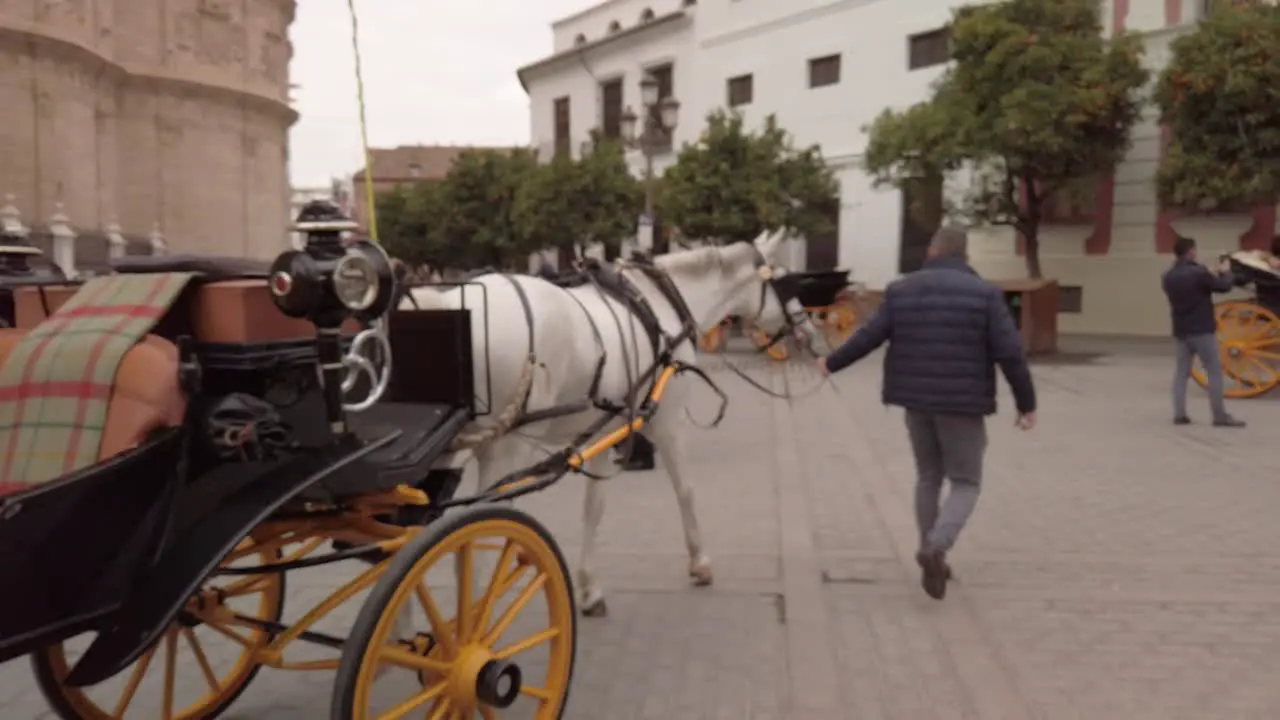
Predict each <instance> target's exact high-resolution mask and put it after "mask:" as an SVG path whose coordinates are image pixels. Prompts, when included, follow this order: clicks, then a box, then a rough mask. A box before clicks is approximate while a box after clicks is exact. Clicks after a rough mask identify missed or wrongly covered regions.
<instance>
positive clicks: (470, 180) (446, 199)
mask: <svg viewBox="0 0 1280 720" xmlns="http://www.w3.org/2000/svg"><path fill="white" fill-rule="evenodd" d="M537 167H538V159H537V155H536V154H535V153H534V152H533V151H531V150H527V149H523V148H521V149H513V150H467V151H465V152H463V153H461V154H460V155H458V157H457V158H456V159H455V160H454V161H453V167H452V168H450V169H449V174H448V175H447V176H446V177H445V180H444V183H442V184H441V186H440V188H439V189H440V192H441V195H440V198H439V199H440V202H441V204H442V206H443V212H442V213H441V215H440V236H441V242H442V243H443V245H444V246H445V248H446V251H447V253H448V256H449V258H450V259H451V260H452V261H454V262H456V263H457V264H458V266H459V267H463V268H481V267H494V268H503V269H513V268H516V267H518V266H520V265H522V260H523V258H524V257H527V256H528V254H529V253H530V252H533V251H534V250H536V249H537V248H536V247H530V246H528V245H527V244H525V243H523V242H522V241H521V237H520V234H519V230H518V228H517V227H516V222H515V203H516V194H517V193H518V192H519V191H520V187H521V186H522V185H523V184H524V182H525V181H526V180H528V179H529V177H530V176H531V175H532V174H533V173H534V172H535V170H536V169H537Z"/></svg>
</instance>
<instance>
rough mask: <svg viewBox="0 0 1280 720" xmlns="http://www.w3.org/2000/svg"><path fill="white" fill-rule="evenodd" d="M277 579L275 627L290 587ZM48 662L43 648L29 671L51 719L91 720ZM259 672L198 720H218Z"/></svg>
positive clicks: (257, 669) (33, 655)
mask: <svg viewBox="0 0 1280 720" xmlns="http://www.w3.org/2000/svg"><path fill="white" fill-rule="evenodd" d="M279 577H280V600H279V602H277V603H276V607H275V608H274V609H273V610H274V611H273V612H272V614H271V617H269V618H266V619H267V620H269V621H271V622H276V623H278V622H280V621H281V619H282V618H283V617H284V600H285V597H286V596H287V595H288V594H289V584H288V582H287V580H288V578H287V576H286V574H285V573H279ZM272 636H274V633H272ZM162 639H163V635H162V636H161V638H160V639H157V640H156V642H157V643H159V642H160V641H161V640H162ZM149 649H150V648H148V650H149ZM49 662H50V661H49V656H48V648H43V649H40V650H37V651H35V652H33V653H31V668H32V670H33V671H34V672H35V676H36V685H37V686H38V687H39V688H40V694H41V695H43V696H44V699H45V700H46V701H47V702H48V703H49V709H50V710H52V711H53V714H54V715H57V716H58V717H59V718H61V719H62V720H91V719H90V718H86V717H85V716H83V715H80V714H79V713H78V712H76V710H75V708H73V707H71V704H70V702H69V701H68V700H67V697H66V695H65V694H63V692H62V687H63V685H62V683H61V681H59V680H58V678H57V677H56V674H55V672H54V670H53V667H52V666H51V665H50V664H49ZM132 667H133V665H130V666H129V667H127V668H125V670H124V672H127V671H128V670H129V669H130V668H132ZM261 670H262V666H261V665H255V666H254V667H253V669H252V670H250V671H249V674H248V675H247V676H246V677H245V679H244V682H242V683H241V684H240V687H239V689H237V690H236V691H235V692H234V693H232V694H231V696H230V697H228V698H227V699H226V700H224V701H223V702H222V703H220V704H219V705H217V706H216V707H214V708H213V710H211V711H210V712H207V713H205V714H204V715H202V716H201V719H200V720H214V718H217V717H218V716H220V715H222V714H223V713H225V712H226V711H227V710H228V709H230V708H231V706H232V705H233V704H234V703H235V701H236V700H239V699H240V696H241V695H243V694H244V691H245V690H248V689H249V686H250V685H252V684H253V680H254V678H256V677H258V673H259V672H260V671H261Z"/></svg>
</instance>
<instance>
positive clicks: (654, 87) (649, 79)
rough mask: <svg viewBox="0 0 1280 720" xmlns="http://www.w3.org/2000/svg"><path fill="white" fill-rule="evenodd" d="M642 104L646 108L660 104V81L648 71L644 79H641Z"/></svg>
mask: <svg viewBox="0 0 1280 720" xmlns="http://www.w3.org/2000/svg"><path fill="white" fill-rule="evenodd" d="M640 104H642V105H644V106H645V107H646V108H650V107H653V106H654V105H657V104H658V81H657V80H655V79H654V77H653V76H652V75H649V74H647V73H646V74H645V76H644V79H642V80H641V81H640Z"/></svg>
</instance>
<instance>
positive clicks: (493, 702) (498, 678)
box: [476, 660, 523, 709]
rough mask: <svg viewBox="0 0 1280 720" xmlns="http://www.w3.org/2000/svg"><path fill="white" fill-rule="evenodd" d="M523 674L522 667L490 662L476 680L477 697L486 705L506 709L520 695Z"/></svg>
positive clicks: (501, 661)
mask: <svg viewBox="0 0 1280 720" xmlns="http://www.w3.org/2000/svg"><path fill="white" fill-rule="evenodd" d="M521 680H523V673H521V672H520V666H519V665H516V664H514V663H509V662H506V661H505V660H490V661H489V662H487V663H485V664H484V667H482V668H480V675H479V677H477V678H476V697H477V698H479V699H480V702H482V703H484V704H485V705H489V706H492V707H496V708H499V709H505V708H509V707H511V705H512V704H513V703H515V701H516V698H517V697H519V695H520V681H521Z"/></svg>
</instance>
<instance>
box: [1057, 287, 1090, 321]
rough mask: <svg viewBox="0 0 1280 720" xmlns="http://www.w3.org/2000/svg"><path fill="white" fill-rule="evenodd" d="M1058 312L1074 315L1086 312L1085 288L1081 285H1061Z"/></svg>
mask: <svg viewBox="0 0 1280 720" xmlns="http://www.w3.org/2000/svg"><path fill="white" fill-rule="evenodd" d="M1058 312H1060V313H1070V314H1073V315H1074V314H1078V313H1081V312H1084V288H1082V287H1080V286H1079V285H1059V286H1058Z"/></svg>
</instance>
